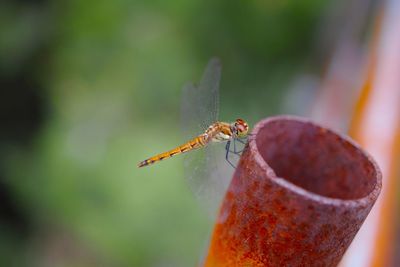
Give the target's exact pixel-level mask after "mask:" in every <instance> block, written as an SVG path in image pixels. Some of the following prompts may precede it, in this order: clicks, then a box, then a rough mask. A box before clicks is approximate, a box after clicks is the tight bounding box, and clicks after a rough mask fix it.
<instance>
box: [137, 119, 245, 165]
mask: <svg viewBox="0 0 400 267" xmlns="http://www.w3.org/2000/svg"><path fill="white" fill-rule="evenodd" d="M248 130H249V126H248V124H247V123H246V122H245V121H244V120H242V119H237V120H236V121H235V122H233V123H226V122H215V123H213V124H212V125H211V126H210V127H208V129H207V130H206V131H205V132H204V133H203V134H201V135H199V136H197V137H195V138H194V139H192V140H190V141H189V142H186V143H185V144H183V145H180V146H178V147H176V148H174V149H172V150H170V151H167V152H164V153H161V154H158V155H156V156H154V157H151V158H149V159H146V160H144V161H142V162H140V163H139V164H138V167H139V168H140V167H143V166H147V165H150V164H153V163H156V162H158V161H161V160H163V159H166V158H170V157H173V156H175V155H178V154H182V153H185V152H189V151H191V150H194V149H198V148H202V147H205V146H206V145H208V144H209V143H211V142H215V143H218V142H224V141H227V142H228V143H227V153H228V152H229V145H230V141H232V140H235V139H238V138H245V137H246V136H247V133H248ZM235 153H236V151H235Z"/></svg>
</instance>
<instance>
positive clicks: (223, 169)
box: [138, 58, 251, 218]
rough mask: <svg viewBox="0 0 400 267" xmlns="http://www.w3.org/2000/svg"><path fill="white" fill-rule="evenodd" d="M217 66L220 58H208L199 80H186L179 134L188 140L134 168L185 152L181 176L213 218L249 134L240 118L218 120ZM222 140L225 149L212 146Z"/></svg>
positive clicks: (218, 83) (219, 77) (218, 70)
mask: <svg viewBox="0 0 400 267" xmlns="http://www.w3.org/2000/svg"><path fill="white" fill-rule="evenodd" d="M221 69H222V66H221V62H220V60H219V59H218V58H212V59H211V60H210V61H209V63H208V64H207V66H206V68H205V71H204V73H203V76H202V78H201V80H200V82H199V83H197V84H194V83H192V82H189V83H187V84H186V85H185V86H184V87H183V90H182V99H181V129H182V133H183V137H184V138H185V139H186V140H189V141H188V142H186V143H184V144H182V145H180V146H177V147H176V148H174V149H171V150H169V151H167V152H164V153H161V154H158V155H156V156H153V157H150V158H148V159H146V160H143V161H141V162H140V163H139V164H138V167H145V166H149V165H152V164H154V163H157V162H160V161H162V160H164V159H167V158H171V157H173V156H175V155H178V154H185V158H184V161H183V163H184V176H185V177H186V180H187V181H188V185H189V187H190V189H191V191H192V192H193V193H194V195H195V197H196V198H197V199H198V201H199V203H200V204H201V206H203V207H204V208H205V210H207V211H208V213H209V215H210V217H212V218H215V214H216V211H217V209H218V208H219V205H220V203H221V200H222V197H223V195H224V193H225V192H226V190H227V188H228V185H229V182H230V178H231V177H232V174H233V171H234V170H235V163H236V162H237V161H238V160H239V157H240V155H241V153H242V151H243V147H244V146H245V144H246V143H247V137H248V136H250V135H251V134H250V133H249V125H248V123H247V122H246V121H245V120H243V119H236V120H235V121H233V122H231V123H228V122H222V121H220V120H219V85H220V80H221ZM223 142H226V145H225V151H224V150H223V149H221V148H220V146H219V145H214V144H218V143H223ZM237 142H238V143H239V144H236V143H237ZM232 144H233V150H232V149H231V145H232ZM200 148H201V149H200ZM194 150H197V151H194ZM192 151H193V152H192ZM187 152H190V153H187ZM232 154H233V156H232V157H231V155H232ZM226 163H229V164H226ZM232 167H233V168H232Z"/></svg>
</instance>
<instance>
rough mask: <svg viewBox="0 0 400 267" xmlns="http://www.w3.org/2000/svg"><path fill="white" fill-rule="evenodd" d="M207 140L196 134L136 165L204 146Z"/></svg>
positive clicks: (145, 164) (150, 162) (139, 165)
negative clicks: (188, 139) (190, 138)
mask: <svg viewBox="0 0 400 267" xmlns="http://www.w3.org/2000/svg"><path fill="white" fill-rule="evenodd" d="M207 143H208V142H207V141H206V137H205V135H204V134H202V135H199V136H197V137H196V138H194V139H192V140H190V141H189V142H187V143H186V144H183V145H181V146H178V147H176V148H174V149H172V150H170V151H167V152H164V153H161V154H158V155H157V156H154V157H151V158H149V159H146V160H144V161H142V162H140V163H139V164H138V167H139V168H140V167H144V166H147V165H150V164H153V163H156V162H158V161H161V160H163V159H167V158H170V157H172V156H175V155H178V154H181V153H185V152H188V151H191V150H193V149H197V148H201V147H203V146H205V145H206V144H207Z"/></svg>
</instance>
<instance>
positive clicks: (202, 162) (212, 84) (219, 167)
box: [181, 58, 233, 217]
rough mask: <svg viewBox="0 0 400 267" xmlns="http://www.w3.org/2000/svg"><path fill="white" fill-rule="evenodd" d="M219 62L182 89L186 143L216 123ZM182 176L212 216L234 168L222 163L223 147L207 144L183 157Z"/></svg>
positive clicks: (182, 111)
mask: <svg viewBox="0 0 400 267" xmlns="http://www.w3.org/2000/svg"><path fill="white" fill-rule="evenodd" d="M220 78H221V63H220V61H219V60H218V59H216V58H213V59H211V60H210V62H209V63H208V65H207V67H206V69H205V72H204V74H203V77H202V79H201V81H200V83H199V84H198V85H195V84H187V85H186V86H185V87H184V88H183V99H182V110H181V117H182V131H183V134H184V136H185V138H187V139H188V140H189V139H190V138H193V136H197V135H199V134H201V133H203V132H204V131H205V130H206V129H207V127H208V126H210V125H211V124H212V123H214V122H216V121H217V120H218V111H219V110H218V108H219V83H220ZM184 170H185V176H186V178H187V180H188V182H189V186H190V188H191V190H192V191H193V192H194V194H195V196H196V198H198V199H199V202H200V203H201V205H202V206H204V207H205V208H206V210H208V212H209V213H210V214H211V215H212V216H213V217H214V215H215V214H216V211H217V209H218V207H219V205H220V201H221V199H222V197H223V195H224V192H225V190H226V188H227V186H228V183H229V180H230V177H231V176H232V173H233V168H232V167H230V165H229V164H226V162H225V150H224V145H223V144H209V145H208V146H207V147H205V148H204V149H200V150H197V151H193V152H190V153H187V154H186V155H185V160H184Z"/></svg>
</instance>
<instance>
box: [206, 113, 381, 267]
mask: <svg viewBox="0 0 400 267" xmlns="http://www.w3.org/2000/svg"><path fill="white" fill-rule="evenodd" d="M253 134H254V135H252V136H251V138H250V140H249V143H248V147H247V148H246V150H245V151H244V153H243V155H242V157H241V159H240V162H239V164H238V167H237V169H236V171H235V173H234V176H233V179H232V181H231V184H230V186H229V188H228V191H227V193H226V195H225V198H224V200H223V203H222V206H221V210H220V213H219V216H218V218H217V222H216V224H215V228H214V231H213V235H212V238H211V243H210V247H209V251H208V255H207V257H206V258H205V261H204V266H207V267H210V266H212V267H214V266H218V267H219V266H230V267H232V266H335V265H337V264H338V262H339V261H340V259H341V258H342V256H343V254H344V252H345V250H346V249H347V247H348V246H349V244H350V242H351V241H352V240H353V238H354V236H355V235H356V233H357V231H358V230H359V228H360V226H361V224H362V223H363V221H364V220H365V218H366V216H367V215H368V213H369V211H370V209H371V207H372V206H373V204H374V203H375V200H376V199H377V197H378V195H379V192H380V190H381V173H380V171H379V169H378V166H377V165H376V163H375V162H374V160H373V159H372V158H371V157H370V156H369V155H367V154H366V153H365V152H363V150H362V149H361V148H360V147H359V146H358V145H357V144H355V143H354V142H353V141H351V140H350V139H349V138H347V137H344V136H342V135H340V134H338V133H335V132H333V131H331V130H328V129H326V128H324V127H321V126H318V125H316V124H314V123H312V122H310V121H308V120H306V119H302V118H298V117H292V116H278V117H273V118H269V119H265V120H263V121H261V122H260V123H258V124H257V125H256V126H255V128H254V130H253Z"/></svg>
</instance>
